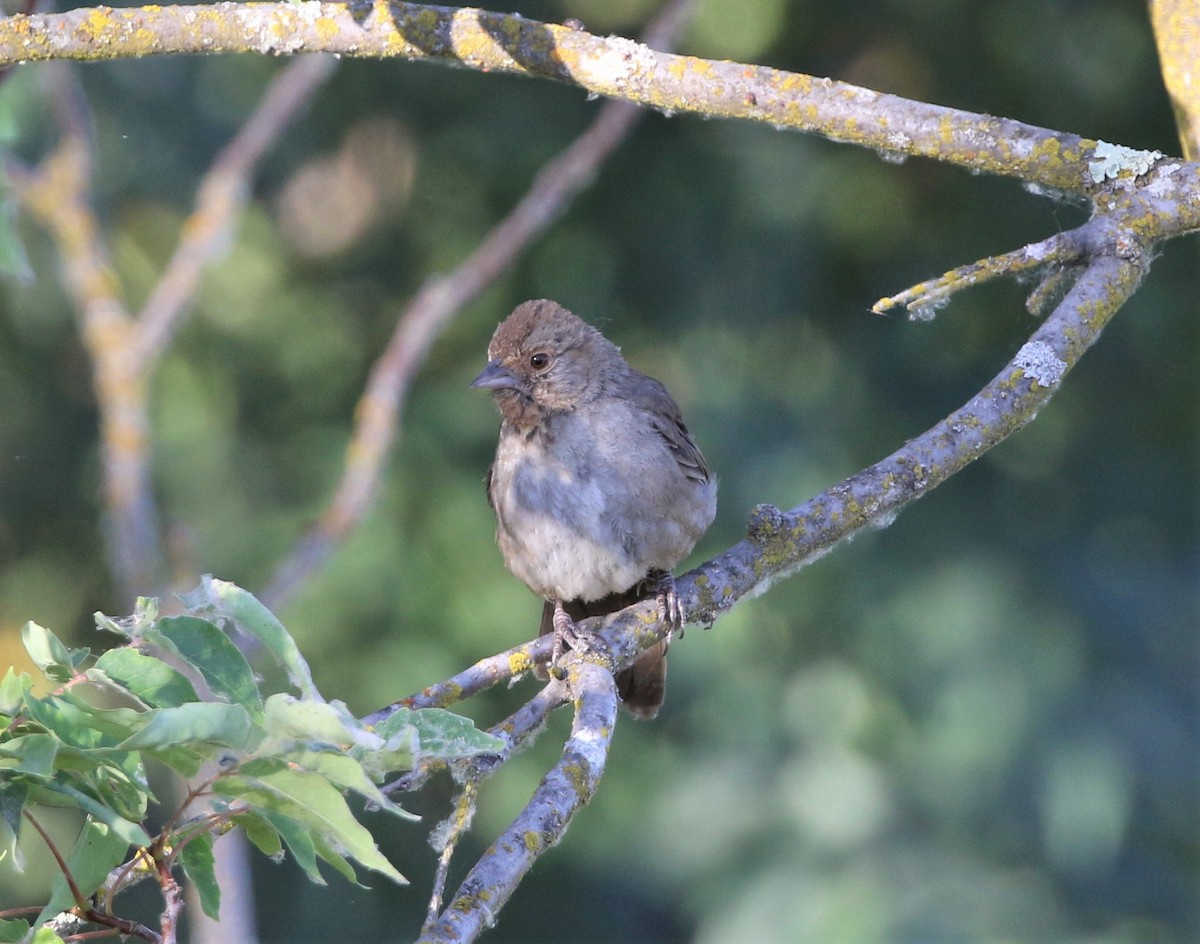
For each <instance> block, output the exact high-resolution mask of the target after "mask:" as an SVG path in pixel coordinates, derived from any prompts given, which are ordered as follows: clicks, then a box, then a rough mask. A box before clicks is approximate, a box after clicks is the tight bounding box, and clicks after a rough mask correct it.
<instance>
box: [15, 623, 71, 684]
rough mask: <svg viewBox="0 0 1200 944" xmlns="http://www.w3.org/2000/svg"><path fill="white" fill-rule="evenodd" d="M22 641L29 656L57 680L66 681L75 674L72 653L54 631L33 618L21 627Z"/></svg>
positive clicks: (52, 678) (47, 675)
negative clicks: (40, 624)
mask: <svg viewBox="0 0 1200 944" xmlns="http://www.w3.org/2000/svg"><path fill="white" fill-rule="evenodd" d="M21 642H22V643H23V644H24V646H25V651H26V652H28V653H29V658H30V659H32V660H33V664H34V665H36V666H37V667H38V668H39V669H41V670H42V672H43V673H44V674H45V676H46V678H48V679H51V680H52V681H55V682H66V681H68V680H69V679H70V678H71V676H72V675H73V674H74V671H75V667H74V665H73V663H72V661H71V653H70V651H69V650H68V649H67V647H66V646H64V645H63V643H62V640H61V639H59V638H58V637H57V636H55V635H54V633H52V632H50V630H48V629H46V627H45V626H39V625H38V624H37V623H35V622H33V621H32V620H31V621H30V622H28V623H26V624H25V625H24V626H22V627H21Z"/></svg>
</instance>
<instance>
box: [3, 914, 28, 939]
mask: <svg viewBox="0 0 1200 944" xmlns="http://www.w3.org/2000/svg"><path fill="white" fill-rule="evenodd" d="M28 933H29V922H28V921H25V920H24V919H22V918H15V919H13V920H11V921H10V920H7V919H4V918H0V944H17V942H18V941H23V940H24V939H25V935H26V934H28Z"/></svg>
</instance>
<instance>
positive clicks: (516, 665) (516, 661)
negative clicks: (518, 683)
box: [508, 652, 534, 675]
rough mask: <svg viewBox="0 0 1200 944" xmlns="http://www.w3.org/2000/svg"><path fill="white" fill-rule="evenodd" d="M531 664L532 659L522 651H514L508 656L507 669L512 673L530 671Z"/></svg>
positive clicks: (517, 673) (518, 673)
mask: <svg viewBox="0 0 1200 944" xmlns="http://www.w3.org/2000/svg"><path fill="white" fill-rule="evenodd" d="M533 664H534V663H533V660H532V659H531V658H529V656H528V654H526V653H524V652H514V653H513V654H512V655H510V656H509V657H508V671H510V672H511V673H512V674H513V675H520V674H521V673H522V672H529V671H531V670H532V669H533Z"/></svg>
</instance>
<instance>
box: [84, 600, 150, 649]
mask: <svg viewBox="0 0 1200 944" xmlns="http://www.w3.org/2000/svg"><path fill="white" fill-rule="evenodd" d="M92 618H93V619H94V620H95V621H96V629H99V630H102V631H105V632H110V633H116V634H117V635H118V636H124V637H125V638H126V639H135V640H138V639H141V638H142V634H143V633H144V632H145V631H146V630H147V629H148V628H150V627H151V626H153V625H154V624H155V623H157V622H158V598H157V597H138V598H137V603H135V604H134V608H133V615H132V616H125V617H122V618H120V619H115V618H114V617H111V616H105V615H104V614H103V613H101V612H99V611H97V612H95V613H93V614H92Z"/></svg>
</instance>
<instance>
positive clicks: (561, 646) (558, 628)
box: [550, 600, 607, 681]
mask: <svg viewBox="0 0 1200 944" xmlns="http://www.w3.org/2000/svg"><path fill="white" fill-rule="evenodd" d="M606 645H607V644H606V643H605V642H604V640H603V639H602V638H601V637H600V636H599V635H598V634H596V633H591V632H588V631H587V630H583V629H580V628H579V627H578V626H577V625H575V621H574V620H573V619H571V617H570V616H569V615H567V611H566V610H565V609H563V605H562V602H561V601H559V600H555V601H554V645H553V647H552V648H551V650H550V674H551V675H553V676H554V677H555V678H556V679H558V680H559V681H562V680H563V679H564V678H566V674H567V673H566V672H565V671H564V670H563V668H562V666H561V665H559V663H560V662H561V661H562V657H563V653H565V652H566V650H567V649H568V648H570V649H574V650H575V651H576V652H584V651H586V650H588V649H604V648H605V647H606Z"/></svg>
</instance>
